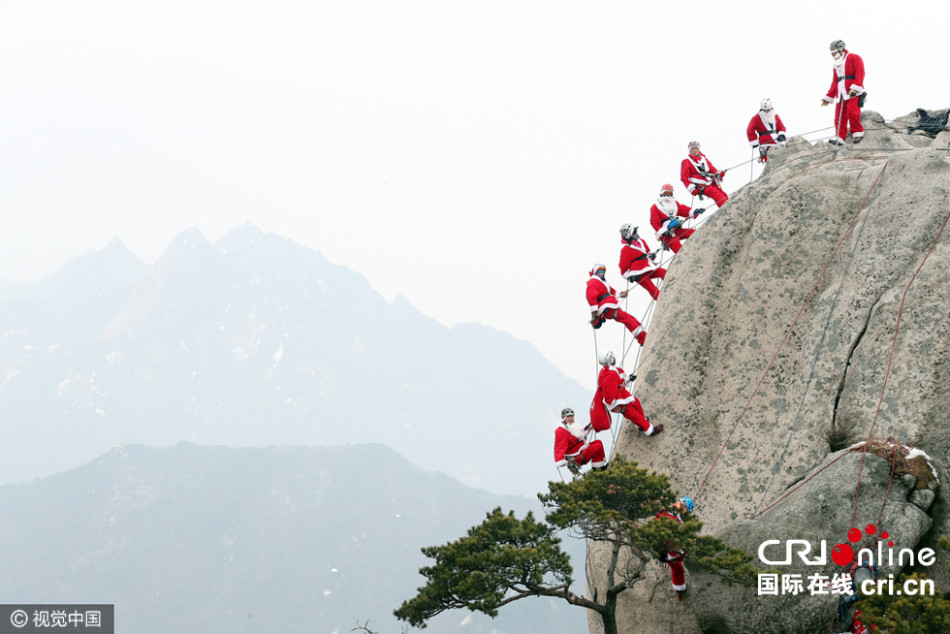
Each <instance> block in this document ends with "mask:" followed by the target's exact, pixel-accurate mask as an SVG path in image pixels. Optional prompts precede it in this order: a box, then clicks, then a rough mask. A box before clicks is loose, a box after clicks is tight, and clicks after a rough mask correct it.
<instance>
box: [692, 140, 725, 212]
mask: <svg viewBox="0 0 950 634" xmlns="http://www.w3.org/2000/svg"><path fill="white" fill-rule="evenodd" d="M687 147H688V148H689V156H687V157H686V158H684V159H683V162H682V164H681V165H680V180H681V181H683V185H684V186H685V187H686V189H687V190H688V191H689V193H690V194H692V195H693V196H699V199H700V200H702V199H703V197H704V196H709V197H710V198H712V199H713V202H715V203H716V206H717V207H722V206H723V204H724V203H725V202H726V201H727V200H729V196H728V195H727V194H726V192H724V191H723V190H722V178H723V176H725V175H726V170H721V171H720V170H718V169H716V166H715V165H713V164H712V161H710V160H709V159H708V158H706V155H705V154H703V153H702V152H701V151H700V149H699V141H690V142H689V145H688V146H687Z"/></svg>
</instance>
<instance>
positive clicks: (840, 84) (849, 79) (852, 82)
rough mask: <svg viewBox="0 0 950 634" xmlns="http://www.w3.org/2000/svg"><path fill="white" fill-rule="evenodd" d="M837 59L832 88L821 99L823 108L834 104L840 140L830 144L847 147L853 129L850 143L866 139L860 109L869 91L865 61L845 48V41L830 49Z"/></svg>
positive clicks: (838, 138)
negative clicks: (865, 74) (845, 144)
mask: <svg viewBox="0 0 950 634" xmlns="http://www.w3.org/2000/svg"><path fill="white" fill-rule="evenodd" d="M829 48H830V49H831V57H832V58H834V65H835V67H834V71H833V73H832V78H831V88H829V89H828V93H827V94H826V95H825V96H824V97H822V98H821V105H822V106H827V105H828V104H829V103H835V126H836V127H837V134H838V136H837V138H834V139H831V140H829V141H828V142H829V143H831V144H833V145H839V146H840V145H844V142H845V139H846V138H847V136H848V126H850V127H851V142H852V143H860V142H861V141H862V140H863V139H864V126H862V125H861V107H862V106H863V105H864V99H865V97H866V96H867V92H866V91H865V90H864V60H863V59H861V56H860V55H855V54H854V53H851V52H849V51H848V49H847V48H845V44H844V41H842V40H835V41H834V42H832V43H831V46H829Z"/></svg>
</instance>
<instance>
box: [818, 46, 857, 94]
mask: <svg viewBox="0 0 950 634" xmlns="http://www.w3.org/2000/svg"><path fill="white" fill-rule="evenodd" d="M844 54H845V55H844V60H843V61H841V62H839V63H838V64H836V65H835V68H834V71H833V72H832V75H831V88H829V89H828V93H827V94H826V95H825V96H824V100H825V101H828V102H833V101H834V100H835V98H836V97H840V98H841V100H842V101H844V100H845V99H848V93H849V92H851V91H852V90H853V91H855V92H856V93H858V94H859V95H860V94H861V93H863V92H864V60H863V59H861V56H860V55H855V54H854V53H849V52H848V51H847V50H845V52H844Z"/></svg>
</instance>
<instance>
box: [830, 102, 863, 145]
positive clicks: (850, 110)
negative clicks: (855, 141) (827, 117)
mask: <svg viewBox="0 0 950 634" xmlns="http://www.w3.org/2000/svg"><path fill="white" fill-rule="evenodd" d="M842 104H844V114H841V105H842ZM835 124H836V125H837V126H838V138H839V139H840V140H841V141H844V140H845V137H847V136H848V126H851V135H852V136H856V137H862V136H864V126H863V125H861V106H859V105H858V98H857V97H853V98H851V99H845V100H844V101H838V103H836V104H835Z"/></svg>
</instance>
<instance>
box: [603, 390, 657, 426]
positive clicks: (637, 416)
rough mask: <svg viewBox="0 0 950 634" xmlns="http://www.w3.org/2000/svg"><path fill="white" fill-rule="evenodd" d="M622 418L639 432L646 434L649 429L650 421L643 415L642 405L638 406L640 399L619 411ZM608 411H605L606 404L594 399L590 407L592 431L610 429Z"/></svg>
mask: <svg viewBox="0 0 950 634" xmlns="http://www.w3.org/2000/svg"><path fill="white" fill-rule="evenodd" d="M621 413H622V414H623V417H624V418H626V419H627V420H629V421H630V422H632V423H633V424H634V425H636V426H637V427H638V428H639V429H640V431H642V432H646V431H647V430H648V429H650V421H648V420H647V416H646V414H644V413H643V405H641V404H640V399H638V398H635V399H633V401H631V402H630V403H627V404H626V405H624V406H623V410H621ZM610 422H611V419H610V411H609V410H608V409H607V405H606V403H604V402H603V401H598V399H597V397H596V396H595V397H594V402H593V403H591V406H590V426H591V427H593V428H594V431H604V430H606V429H610Z"/></svg>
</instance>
